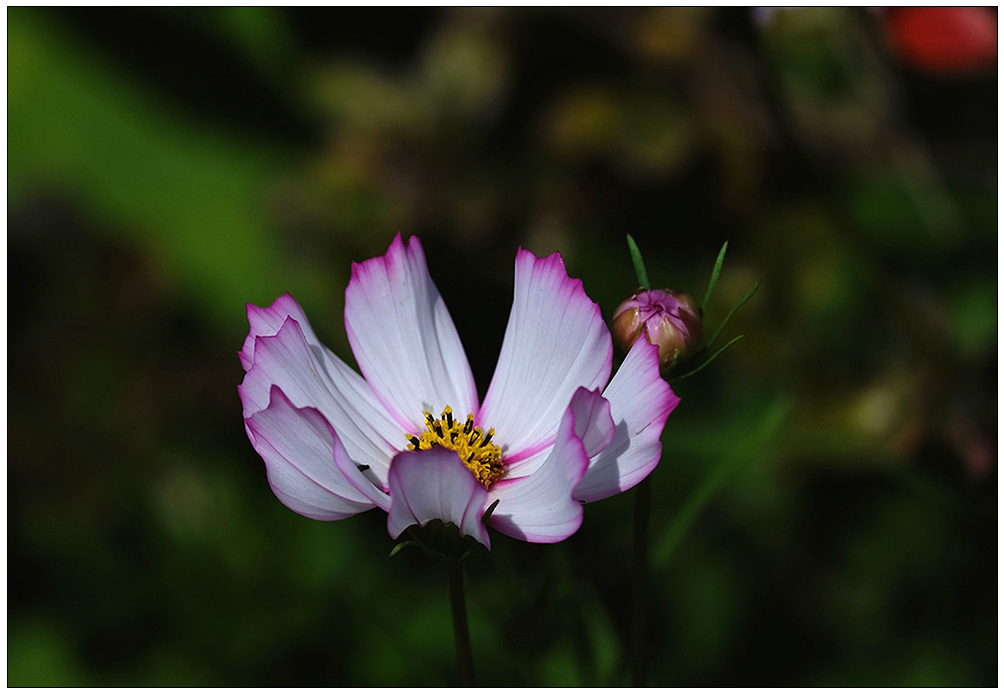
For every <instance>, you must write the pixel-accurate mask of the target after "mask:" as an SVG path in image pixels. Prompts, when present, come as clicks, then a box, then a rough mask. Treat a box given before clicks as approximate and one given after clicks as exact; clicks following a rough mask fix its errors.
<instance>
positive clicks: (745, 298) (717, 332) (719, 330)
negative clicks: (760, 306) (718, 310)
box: [708, 280, 760, 347]
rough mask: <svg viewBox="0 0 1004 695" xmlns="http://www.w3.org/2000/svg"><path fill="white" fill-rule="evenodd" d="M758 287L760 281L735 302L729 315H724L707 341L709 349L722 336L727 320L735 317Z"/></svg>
mask: <svg viewBox="0 0 1004 695" xmlns="http://www.w3.org/2000/svg"><path fill="white" fill-rule="evenodd" d="M759 287H760V281H759V280H757V281H756V284H755V285H753V287H752V288H750V291H749V292H747V293H746V294H744V295H743V297H742V299H740V300H739V301H738V302H736V303H735V306H733V307H732V308H731V309H729V313H727V314H726V315H725V319H724V320H723V321H722V322H721V323H720V324H719V325H718V328H716V329H715V333H714V335H712V336H711V340H709V341H708V347H711V346H712V345H714V344H715V341H716V340H718V336H720V335H721V334H722V331H723V330H725V324H727V323H728V322H729V320H730V319H731V318H732V317H733V315H735V313H736V312H737V311H739V309H740V308H741V307H742V305H743V304H745V303H746V302H748V301H749V300H750V298H751V297H752V296H753V295H754V294H755V293H756V291H757V289H759Z"/></svg>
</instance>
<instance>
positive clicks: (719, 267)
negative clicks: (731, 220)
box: [701, 241, 729, 316]
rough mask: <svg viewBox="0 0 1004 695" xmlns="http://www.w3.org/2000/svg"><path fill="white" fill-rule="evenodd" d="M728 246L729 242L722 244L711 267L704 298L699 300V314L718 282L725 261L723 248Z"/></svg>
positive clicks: (702, 311)
mask: <svg viewBox="0 0 1004 695" xmlns="http://www.w3.org/2000/svg"><path fill="white" fill-rule="evenodd" d="M728 247H729V242H727V241H726V242H725V243H724V244H722V250H721V251H719V252H718V259H717V260H715V267H714V268H712V269H711V280H710V281H709V282H708V289H707V291H706V292H705V293H704V299H703V300H701V315H702V316H703V315H704V310H705V309H706V308H707V306H708V301H709V300H710V299H711V293H712V292H714V291H715V285H717V284H718V274H719V273H721V272H722V263H724V262H725V249H727V248H728Z"/></svg>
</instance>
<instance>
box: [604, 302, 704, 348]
mask: <svg viewBox="0 0 1004 695" xmlns="http://www.w3.org/2000/svg"><path fill="white" fill-rule="evenodd" d="M612 324H613V325H612V331H611V332H612V333H613V336H614V339H615V340H616V341H617V344H618V345H620V346H621V348H623V349H624V351H625V352H627V351H628V350H630V349H631V346H632V345H634V342H635V341H636V340H637V339H638V336H640V335H641V334H642V331H643V330H644V331H645V334H646V336H647V338H648V342H649V343H651V344H652V345H658V346H659V364H660V365H662V366H663V367H666V366H667V365H668V364H669V363H670V362H672V361H673V356H674V355H677V352H679V354H678V355H677V358H678V359H679V360H682V359H685V358H686V357H688V356H689V355H690V354H691V353H692V352H693V350H694V348H695V347H697V344H698V343H699V342H701V334H702V332H703V328H702V325H701V317H700V312H699V311H698V309H697V304H696V303H695V302H694V298H693V297H691V296H690V295H689V294H687V293H686V292H673V291H672V290H643V291H641V292H636V293H635V294H633V295H631V297H630V298H628V299H627V301H625V302H624V303H622V304H621V305H620V306H619V307H617V311H615V312H614V318H613V322H612Z"/></svg>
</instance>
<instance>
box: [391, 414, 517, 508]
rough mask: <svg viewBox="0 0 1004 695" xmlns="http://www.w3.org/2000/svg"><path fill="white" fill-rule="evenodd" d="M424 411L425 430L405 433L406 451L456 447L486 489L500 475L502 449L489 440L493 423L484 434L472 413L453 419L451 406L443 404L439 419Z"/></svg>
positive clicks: (492, 431) (492, 433)
mask: <svg viewBox="0 0 1004 695" xmlns="http://www.w3.org/2000/svg"><path fill="white" fill-rule="evenodd" d="M423 414H424V415H425V428H426V429H425V432H422V434H420V435H418V436H416V435H414V434H411V433H410V432H409V433H408V450H409V451H417V450H419V449H431V448H432V447H434V446H441V447H445V448H447V449H449V450H450V451H456V452H457V453H458V454H460V458H461V460H462V461H463V462H464V465H465V466H467V468H468V469H469V470H470V472H471V473H473V474H474V477H475V478H477V479H478V482H479V483H481V484H482V485H484V486H485V488H486V489H487V488H489V487H491V485H492V483H494V482H495V481H496V480H498V479H499V478H500V477H502V449H500V448H499V447H498V446H496V445H495V444H492V443H491V441H492V437H493V436H495V428H494V427H493V428H492V429H490V430H488V434H485V432H484V431H483V430H482V429H481V428H480V427H476V426H475V425H474V415H473V414H472V413H468V415H467V420H465V421H464V422H460V421H458V420H455V419H453V408H451V407H450V406H446V408H445V409H444V410H443V414H442V416H441V417H440V418H439V419H436V418H433V417H432V413H430V412H429V411H428V410H426V411H424V413H423Z"/></svg>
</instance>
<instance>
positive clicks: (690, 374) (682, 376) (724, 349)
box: [669, 335, 746, 384]
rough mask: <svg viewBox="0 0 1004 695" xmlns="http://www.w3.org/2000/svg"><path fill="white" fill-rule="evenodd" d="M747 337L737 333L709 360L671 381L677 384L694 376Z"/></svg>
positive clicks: (670, 381)
mask: <svg viewBox="0 0 1004 695" xmlns="http://www.w3.org/2000/svg"><path fill="white" fill-rule="evenodd" d="M745 337H746V336H744V335H737V336H736V337H735V338H733V339H732V340H730V341H729V342H727V343H725V345H723V346H722V348H721V349H720V350H719V351H718V352H716V353H715V354H713V355H712V356H711V357H709V358H708V359H707V360H705V361H704V362H702V363H701V366H699V367H695V368H694V369H691V370H690V371H689V372H687V373H686V374H683V375H681V376H676V377H673V378H672V379H670V380H669V383H671V384H675V383H676V382H677V381H680V380H681V379H686V378H687V377H688V376H694V375H695V374H697V373H698V372H699V371H701V370H702V369H704V368H705V367H707V366H708V365H709V364H711V363H712V362H714V361H715V359H717V358H718V356H719V355H720V354H722V353H723V352H725V351H726V350H728V349H729V348H730V347H732V346H733V345H734V344H736V343H738V342H739V341H740V340H742V339H743V338H745Z"/></svg>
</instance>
